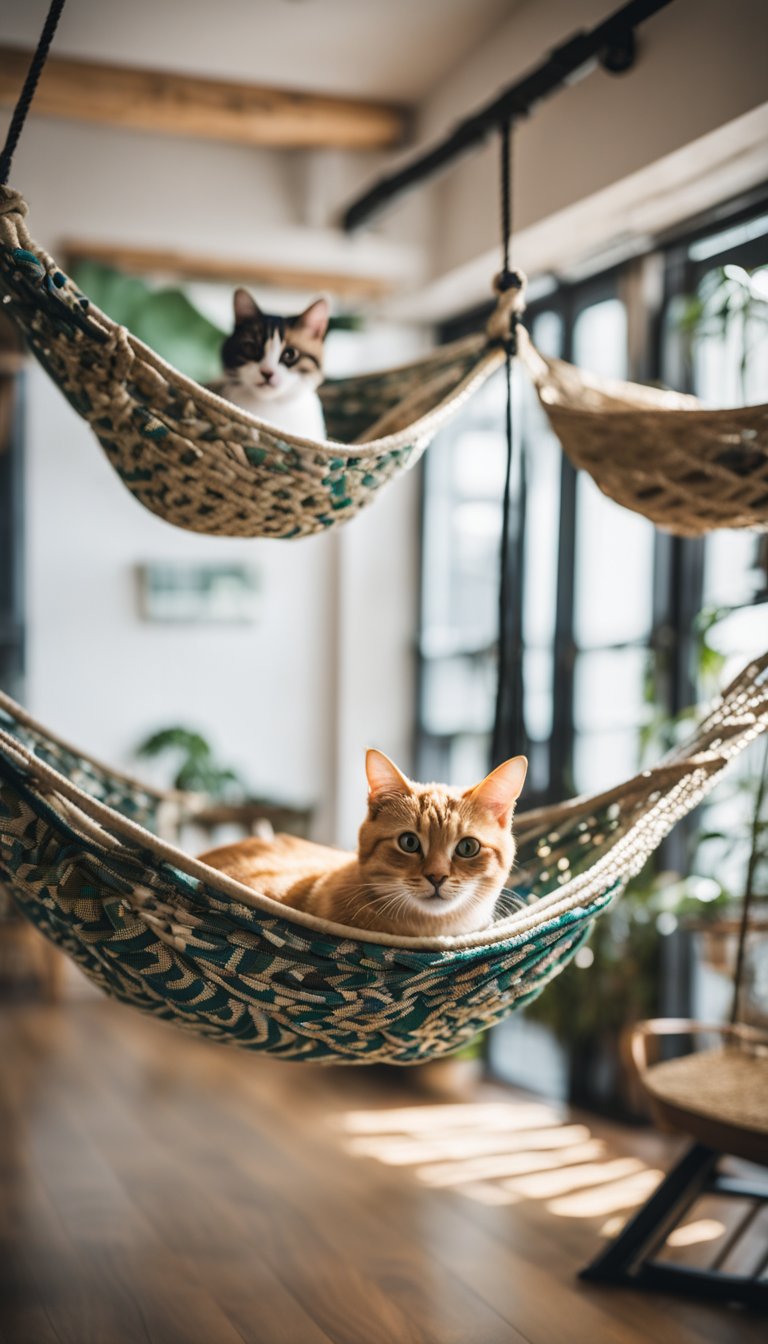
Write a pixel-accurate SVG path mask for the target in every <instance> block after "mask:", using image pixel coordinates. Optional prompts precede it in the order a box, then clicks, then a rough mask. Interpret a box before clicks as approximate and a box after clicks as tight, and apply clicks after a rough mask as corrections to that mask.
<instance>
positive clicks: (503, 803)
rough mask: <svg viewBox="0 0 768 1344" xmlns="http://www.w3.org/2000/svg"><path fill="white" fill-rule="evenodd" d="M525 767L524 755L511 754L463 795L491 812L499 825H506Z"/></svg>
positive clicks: (517, 794) (520, 787) (516, 798)
mask: <svg viewBox="0 0 768 1344" xmlns="http://www.w3.org/2000/svg"><path fill="white" fill-rule="evenodd" d="M527 769H528V762H527V760H526V758H525V756H513V757H512V759H511V760H509V761H504V763H503V765H497V766H496V769H495V770H492V771H491V773H490V775H486V777H485V779H484V780H482V781H481V782H480V783H479V784H476V785H475V787H474V788H473V789H468V790H467V792H466V793H465V794H464V797H465V798H469V799H471V801H472V802H473V803H478V804H479V805H480V807H483V808H485V809H486V811H488V812H491V813H493V814H494V815H495V816H496V817H497V818H498V821H499V824H500V825H502V826H507V825H508V824H509V822H510V819H511V817H512V813H513V811H514V807H515V803H516V802H517V800H518V798H519V797H520V792H521V790H522V787H523V784H524V783H525V775H526V771H527Z"/></svg>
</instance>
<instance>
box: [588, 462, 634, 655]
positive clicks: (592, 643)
mask: <svg viewBox="0 0 768 1344" xmlns="http://www.w3.org/2000/svg"><path fill="white" fill-rule="evenodd" d="M653 543H654V532H653V525H652V524H651V523H649V522H648V521H647V520H646V519H645V518H641V517H640V515H639V514H637V513H630V512H629V510H628V509H622V508H621V506H620V505H619V504H614V503H612V501H611V500H609V499H606V497H605V495H603V494H602V493H601V491H600V490H598V488H597V486H596V485H595V483H594V481H593V480H592V479H591V478H590V477H589V476H587V475H586V474H585V473H584V472H581V473H580V474H579V478H578V482H577V493H576V596H575V604H574V607H575V610H574V634H575V637H576V643H577V644H578V645H579V646H580V647H581V648H594V647H596V646H598V647H599V646H600V645H610V644H627V643H630V642H632V641H639V640H643V639H647V637H648V634H649V632H650V629H651V623H652V620H653Z"/></svg>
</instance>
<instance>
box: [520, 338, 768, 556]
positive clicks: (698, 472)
mask: <svg viewBox="0 0 768 1344" xmlns="http://www.w3.org/2000/svg"><path fill="white" fill-rule="evenodd" d="M518 353H519V356H520V359H521V361H522V363H523V365H524V367H525V369H526V371H527V373H528V374H529V375H530V376H531V378H532V379H533V382H534V385H535V387H536V391H537V392H538V394H539V400H540V402H541V404H542V406H543V407H544V410H545V411H546V413H547V416H548V417H549V420H550V422H551V424H552V428H553V429H554V431H555V433H556V434H557V437H558V438H559V440H560V442H561V444H562V446H563V448H564V449H565V451H566V453H567V454H568V457H569V458H570V459H571V461H572V462H573V465H574V466H575V467H583V468H584V470H585V471H588V472H589V474H590V476H591V477H592V479H593V480H594V481H595V482H596V484H597V485H599V487H600V489H601V490H602V491H603V492H604V493H605V494H606V495H608V496H609V497H610V498H611V499H614V500H616V503H617V504H623V505H624V507H625V508H627V509H632V510H634V512H635V513H641V514H643V515H644V516H645V517H646V518H650V520H651V522H652V523H656V525H657V527H662V528H665V529H666V530H667V531H668V532H674V533H676V534H677V535H678V536H681V537H698V536H701V535H702V534H703V533H705V532H710V531H712V530H713V529H714V528H718V527H753V528H759V529H760V530H765V529H766V528H768V406H743V407H739V408H738V409H733V410H721V411H712V410H705V409H704V408H703V407H702V406H701V404H700V402H698V401H697V399H696V398H695V397H688V396H684V395H682V394H681V393H679V392H664V391H660V390H658V389H657V388H652V387H640V386H638V385H637V384H635V383H624V382H618V381H616V380H613V379H607V378H606V379H603V378H596V377H594V376H592V375H590V374H585V373H582V372H581V370H580V369H575V368H574V367H573V365H571V364H566V363H564V362H563V360H561V359H545V358H544V356H543V355H540V354H539V352H538V350H536V349H534V347H533V345H532V344H531V342H530V340H529V339H528V337H527V336H526V333H525V332H523V331H521V332H520V341H519V344H518Z"/></svg>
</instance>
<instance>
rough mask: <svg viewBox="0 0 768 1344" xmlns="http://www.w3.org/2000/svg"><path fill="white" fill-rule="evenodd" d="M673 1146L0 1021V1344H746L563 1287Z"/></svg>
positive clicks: (143, 1037) (734, 1323)
mask: <svg viewBox="0 0 768 1344" xmlns="http://www.w3.org/2000/svg"><path fill="white" fill-rule="evenodd" d="M673 1152H674V1145H670V1144H669V1142H668V1141H664V1140H661V1139H659V1138H658V1137H657V1136H654V1135H653V1134H650V1133H645V1132H642V1133H637V1132H634V1131H629V1130H622V1129H618V1128H614V1127H611V1126H606V1125H596V1124H594V1123H593V1122H591V1121H585V1120H584V1119H583V1118H580V1117H575V1118H574V1117H572V1116H568V1115H563V1114H559V1113H554V1112H553V1110H552V1109H551V1108H542V1107H541V1105H540V1104H538V1103H536V1104H533V1103H532V1102H531V1100H530V1099H529V1098H524V1097H520V1098H516V1097H515V1095H514V1094H511V1093H509V1092H508V1091H506V1090H501V1089H495V1088H488V1089H484V1090H482V1091H481V1092H480V1093H479V1094H478V1095H476V1096H474V1097H473V1098H472V1104H471V1105H469V1104H464V1103H461V1102H455V1103H446V1102H443V1103H439V1102H436V1101H435V1100H434V1098H430V1097H428V1096H425V1095H424V1094H420V1093H419V1091H418V1090H417V1089H416V1087H415V1086H414V1084H413V1082H412V1081H410V1080H409V1077H408V1076H407V1075H403V1074H402V1073H399V1072H395V1071H375V1072H373V1071H369V1070H362V1069H348V1070H339V1069H335V1070H321V1069H319V1068H315V1067H313V1066H309V1065H295V1064H293V1065H292V1064H280V1063H278V1062H275V1061H272V1060H270V1059H267V1058H259V1057H257V1056H249V1055H247V1054H241V1053H238V1052H235V1051H231V1050H228V1049H225V1048H222V1047H220V1046H218V1047H217V1046H211V1045H206V1044H204V1043H201V1042H198V1041H196V1040H193V1039H191V1038H187V1037H185V1036H184V1035H182V1034H180V1033H179V1032H178V1031H174V1030H172V1029H171V1028H168V1027H166V1026H164V1025H162V1024H159V1023H154V1022H150V1021H147V1020H144V1019H142V1018H141V1017H139V1016H138V1015H137V1014H135V1013H133V1012H131V1011H129V1010H128V1009H124V1008H120V1007H118V1006H116V1005H112V1004H109V1003H108V1002H106V1001H101V1000H98V1001H90V1002H87V1003H83V1004H80V1005H76V1006H72V1007H65V1008H61V1009H55V1008H38V1007H23V1006H17V1007H5V1006H0V1341H2V1344H139V1342H140V1344H242V1341H246V1344H330V1342H331V1341H333V1342H334V1344H422V1342H423V1344H502V1342H504V1344H506V1341H509V1344H524V1341H528V1344H641V1342H642V1344H646V1341H649V1340H652V1341H654V1344H665V1342H666V1341H669V1344H673V1342H674V1344H693V1341H697V1344H700V1342H701V1341H716V1342H717V1344H721V1342H722V1344H725V1342H730V1341H739V1344H751V1341H757V1340H758V1339H760V1340H764V1339H765V1334H764V1323H763V1324H762V1326H761V1324H760V1323H759V1322H758V1321H757V1320H756V1319H754V1318H750V1317H748V1316H744V1315H740V1314H739V1313H738V1312H737V1311H729V1310H727V1309H720V1308H712V1307H706V1306H704V1305H700V1304H698V1303H692V1302H685V1301H682V1300H677V1299H674V1298H665V1299H661V1298H654V1297H650V1296H647V1295H641V1294H638V1293H633V1292H628V1291H623V1290H613V1289H610V1290H609V1289H598V1288H596V1287H586V1286H585V1285H582V1284H580V1283H579V1281H578V1280H577V1278H576V1271H577V1270H578V1268H579V1266H580V1265H582V1264H583V1263H584V1262H585V1261H587V1260H588V1259H590V1258H591V1257H592V1255H593V1254H594V1253H595V1251H596V1250H597V1248H598V1246H599V1245H600V1242H601V1229H602V1231H603V1232H605V1231H606V1230H608V1231H610V1230H611V1228H612V1226H615V1225H616V1223H617V1220H618V1219H620V1218H621V1217H623V1216H626V1213H627V1211H628V1208H629V1207H631V1205H632V1204H633V1203H636V1202H638V1201H639V1200H641V1199H643V1198H644V1197H645V1194H646V1193H647V1191H648V1189H649V1188H650V1187H651V1186H652V1185H653V1182H654V1181H655V1180H656V1179H657V1176H656V1175H654V1174H653V1173H654V1172H656V1173H658V1171H659V1170H660V1169H661V1168H663V1167H666V1166H667V1165H668V1164H669V1162H670V1160H671V1157H672V1155H673ZM699 1224H700V1225H701V1227H702V1228H703V1229H704V1231H705V1232H706V1231H707V1228H708V1227H709V1229H710V1230H709V1232H708V1233H707V1235H711V1234H712V1233H711V1226H712V1220H711V1219H710V1221H709V1223H707V1220H706V1219H704V1220H703V1221H702V1220H701V1219H699V1222H698V1223H697V1227H698V1226H699ZM715 1226H716V1225H715ZM694 1241H695V1238H694ZM696 1253H697V1251H696V1246H695V1245H692V1246H690V1247H689V1248H688V1249H687V1250H683V1251H682V1252H681V1254H685V1255H688V1256H693V1255H695V1254H696Z"/></svg>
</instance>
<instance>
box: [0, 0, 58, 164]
mask: <svg viewBox="0 0 768 1344" xmlns="http://www.w3.org/2000/svg"><path fill="white" fill-rule="evenodd" d="M64 4H65V0H51V5H50V8H49V10H48V16H47V18H46V20H45V23H44V24H43V31H42V33H41V34H40V41H39V42H38V44H37V47H36V48H35V53H34V55H33V57H32V60H31V61H30V63H29V69H28V71H27V77H26V79H25V80H24V84H23V86H22V90H21V93H20V94H19V97H18V101H17V103H16V106H15V108H14V109H13V116H12V117H11V124H10V126H9V127H8V134H7V135H6V137H5V144H4V145H3V150H2V153H1V154H0V186H2V187H4V186H5V185H6V183H7V181H8V178H9V176H10V172H11V163H12V161H13V156H14V154H15V152H16V146H17V145H18V143H19V137H20V135H21V132H22V131H23V129H24V122H25V121H26V120H27V113H28V112H29V109H30V105H31V103H32V99H33V98H34V96H35V90H36V89H37V85H38V81H39V79H40V76H41V74H42V73H43V67H44V65H45V62H46V61H47V59H48V52H49V51H50V48H51V43H52V41H53V35H54V33H55V32H56V28H57V26H58V22H59V19H60V18H61V11H62V9H63V8H64Z"/></svg>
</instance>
